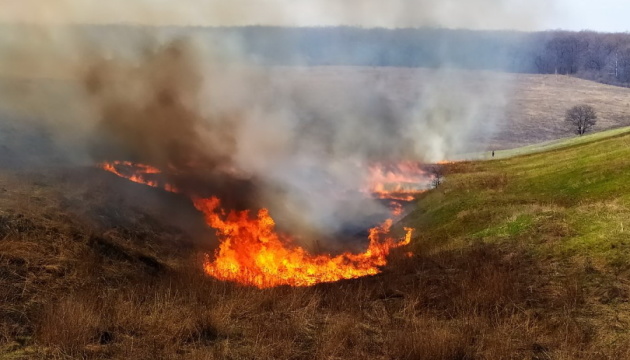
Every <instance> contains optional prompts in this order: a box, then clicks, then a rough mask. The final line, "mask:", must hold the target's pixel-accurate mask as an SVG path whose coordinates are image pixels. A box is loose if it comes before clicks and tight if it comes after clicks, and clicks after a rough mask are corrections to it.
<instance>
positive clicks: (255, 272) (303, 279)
mask: <svg viewBox="0 0 630 360" xmlns="http://www.w3.org/2000/svg"><path fill="white" fill-rule="evenodd" d="M100 167H101V168H102V169H104V170H106V171H109V172H111V173H114V174H116V175H118V176H121V177H123V178H126V179H129V180H130V181H133V182H137V183H141V184H146V185H149V186H153V187H162V188H164V189H165V190H167V191H171V192H179V191H178V190H177V189H175V187H173V186H171V185H169V184H160V183H159V182H157V181H155V180H152V179H150V175H155V174H159V173H160V171H159V170H158V169H156V168H153V167H151V166H148V165H142V164H134V163H130V162H112V163H103V164H101V165H100ZM121 167H123V168H125V169H126V170H127V171H121V170H119V168H121ZM191 198H192V201H193V203H194V205H195V207H196V208H197V209H198V210H199V211H201V212H202V213H203V214H204V217H205V220H206V223H207V224H208V226H210V227H212V228H213V229H215V231H216V234H217V237H218V239H219V248H218V249H217V250H216V251H215V254H214V256H210V255H207V256H206V261H205V263H204V270H205V272H206V273H207V274H208V275H210V276H213V277H215V278H217V279H220V280H225V281H232V282H237V283H239V284H243V285H250V286H255V287H258V288H269V287H275V286H281V285H289V286H312V285H315V284H318V283H325V282H335V281H339V280H343V279H354V278H359V277H364V276H369V275H375V274H378V273H379V272H380V271H381V267H383V266H385V265H386V264H387V258H388V256H389V254H390V253H391V251H392V250H393V249H395V248H399V247H402V246H405V245H408V244H409V243H410V242H411V236H412V232H413V229H411V228H405V236H404V238H402V239H398V240H396V239H394V238H393V237H391V236H390V235H389V234H390V231H391V227H392V224H393V221H392V220H391V219H390V220H387V221H385V222H384V223H383V224H382V225H380V226H377V227H374V228H372V229H370V231H369V236H368V238H369V244H368V246H367V249H366V250H365V251H364V252H362V253H358V254H355V253H350V252H345V253H342V254H339V255H335V256H333V255H330V254H322V255H316V254H311V253H309V252H308V251H307V250H305V249H304V248H302V247H300V246H299V245H298V244H296V243H295V240H294V239H293V238H292V237H290V236H288V235H285V234H280V233H278V232H276V230H275V222H274V220H273V218H272V217H271V215H270V214H269V211H268V210H267V209H264V208H263V209H260V210H258V213H257V214H256V216H252V214H250V211H247V210H246V211H230V212H226V211H225V210H224V209H222V208H221V201H220V200H219V199H218V198H216V197H212V198H196V197H191ZM400 211H401V212H402V206H401V207H400Z"/></svg>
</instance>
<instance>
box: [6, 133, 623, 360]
mask: <svg viewBox="0 0 630 360" xmlns="http://www.w3.org/2000/svg"><path fill="white" fill-rule="evenodd" d="M591 140H593V141H590V142H586V143H582V144H571V143H566V144H564V145H565V146H564V147H559V148H557V149H555V150H551V151H548V152H544V153H535V154H529V155H524V156H521V157H515V158H509V159H502V160H495V161H487V162H469V163H457V164H453V165H451V166H450V169H449V171H450V174H449V175H448V177H447V181H446V182H445V183H444V184H443V185H442V186H441V187H440V188H438V189H437V190H434V191H431V192H428V193H426V194H425V195H424V196H423V197H422V199H420V200H419V202H418V204H417V209H416V210H415V211H414V212H412V213H411V214H410V215H409V216H408V217H407V218H406V219H405V221H406V222H407V223H409V224H411V225H413V226H414V227H416V228H417V231H416V232H415V237H414V244H413V245H412V248H413V250H414V252H415V255H414V256H412V257H411V258H406V257H404V256H402V255H403V254H398V256H397V257H395V258H394V259H393V262H392V264H391V265H390V266H388V267H387V268H386V269H385V271H384V272H383V274H381V275H379V276H375V277H370V278H364V279H358V280H353V281H344V282H339V283H334V284H323V285H320V286H316V287H312V288H306V289H295V288H277V289H269V290H257V289H251V288H242V287H239V286H235V285H233V284H227V283H222V282H219V281H215V280H213V279H210V278H207V277H205V276H203V275H202V274H201V273H200V264H199V262H198V261H197V260H198V257H197V255H198V251H200V249H197V248H195V247H194V246H191V243H190V241H189V240H185V239H186V237H187V235H185V234H183V233H182V232H181V231H179V230H177V229H176V228H174V227H172V226H171V225H169V221H168V220H169V218H172V217H173V214H172V213H171V214H169V213H162V212H159V211H157V212H155V211H154V212H153V213H152V212H151V211H152V209H156V208H160V207H164V208H166V209H169V208H171V207H172V205H173V204H174V203H177V202H180V203H181V205H180V206H181V208H182V209H186V208H190V204H187V203H186V202H185V201H184V199H179V198H177V196H175V195H172V194H160V192H159V191H157V190H155V189H151V188H146V187H142V186H140V185H137V184H131V183H128V182H126V181H124V180H121V179H118V178H116V177H114V176H110V175H111V174H104V173H102V172H99V171H96V170H89V169H86V170H83V173H82V174H78V173H77V172H76V171H77V170H76V169H67V170H64V171H61V172H59V173H49V174H45V175H42V174H37V173H31V174H21V173H14V174H11V173H6V174H2V176H0V280H1V281H0V359H16V358H19V359H27V358H28V359H31V358H46V359H49V358H50V359H61V358H95V359H96V358H134V359H153V358H173V359H176V358H179V359H254V358H255V359H285V358H292V359H333V358H339V359H348V358H370V359H505V358H516V359H532V358H535V359H548V358H554V359H556V358H557V359H578V358H582V359H624V358H630V341H629V340H628V339H629V337H628V324H629V323H630V318H629V315H628V314H630V311H628V310H630V309H629V308H628V300H629V298H630V297H629V294H630V285H629V284H630V279H629V276H628V274H629V272H630V271H629V268H630V267H629V266H628V264H629V263H630V262H629V260H630V255H629V252H628V251H629V250H630V248H629V246H630V242H629V241H628V240H627V239H626V238H627V237H628V236H627V232H628V229H627V227H628V225H626V224H625V223H624V222H625V221H627V219H630V217H629V216H628V215H630V214H629V213H630V211H629V210H628V209H629V207H628V202H629V201H630V185H628V183H627V181H626V179H627V177H628V175H630V157H629V155H630V154H629V152H630V146H629V145H630V135H629V134H617V135H615V136H613V137H609V138H605V139H601V138H600V139H597V136H595V139H593V138H591ZM582 141H584V140H582ZM142 192H145V193H149V195H150V194H153V195H155V196H157V197H155V196H148V194H141V193H142ZM112 194H116V195H112ZM162 196H167V197H170V199H166V200H164V201H162V200H158V199H160V198H161V197H162ZM148 200H151V201H148ZM158 204H162V205H158ZM188 210H189V211H192V213H191V214H194V211H193V210H191V209H188ZM179 212H181V210H177V211H176V213H179ZM186 217H187V218H188V217H190V216H186ZM183 244H188V245H186V246H183ZM196 259H197V260H196Z"/></svg>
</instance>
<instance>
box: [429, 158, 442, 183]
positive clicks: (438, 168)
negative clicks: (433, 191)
mask: <svg viewBox="0 0 630 360" xmlns="http://www.w3.org/2000/svg"><path fill="white" fill-rule="evenodd" d="M428 170H429V174H431V176H432V178H433V179H432V180H431V185H433V187H434V188H437V187H438V186H440V184H442V181H443V179H444V166H442V165H441V164H433V165H431V166H429V169H428Z"/></svg>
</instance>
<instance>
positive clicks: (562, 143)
mask: <svg viewBox="0 0 630 360" xmlns="http://www.w3.org/2000/svg"><path fill="white" fill-rule="evenodd" d="M628 133H630V127H628V126H626V127H622V128H617V129H612V130H607V131H601V132H596V133H593V134H587V135H583V136H577V135H576V136H573V137H570V138H563V139H558V140H551V141H546V142H542V143H538V144H533V145H528V146H523V147H519V148H515V149H509V150H497V151H495V154H494V155H495V159H506V158H511V157H515V156H521V155H528V154H535V153H541V152H545V151H550V150H556V149H561V148H565V147H569V146H575V145H580V144H586V143H590V142H593V141H597V140H601V139H607V138H610V137H613V136H618V135H624V134H628ZM490 157H491V155H490V153H483V154H476V155H475V156H470V158H473V159H474V158H486V159H487V158H490Z"/></svg>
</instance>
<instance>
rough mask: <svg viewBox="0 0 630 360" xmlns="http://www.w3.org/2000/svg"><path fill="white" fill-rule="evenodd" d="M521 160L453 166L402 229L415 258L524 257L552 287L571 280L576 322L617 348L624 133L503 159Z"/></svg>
mask: <svg viewBox="0 0 630 360" xmlns="http://www.w3.org/2000/svg"><path fill="white" fill-rule="evenodd" d="M542 149H551V150H547V151H544V152H538V151H539V150H542ZM527 152H530V154H526V155H521V156H518V157H512V158H505V159H500V160H494V161H486V162H469V163H457V164H454V165H452V166H451V168H450V169H449V170H450V172H451V174H450V175H449V176H448V181H447V182H445V183H444V184H443V185H442V186H441V187H440V188H439V189H437V190H434V191H432V192H429V193H427V194H426V195H425V196H423V197H422V199H421V200H420V201H419V202H418V207H417V209H416V210H415V211H414V212H413V213H412V214H410V215H409V217H408V218H407V219H406V222H408V225H413V226H414V227H416V228H418V229H419V231H418V233H419V238H418V240H417V241H416V243H415V249H416V251H417V252H422V253H439V252H441V251H444V250H445V249H449V250H453V249H466V248H468V247H470V246H471V244H476V243H486V244H497V245H499V246H507V247H514V248H525V249H526V252H527V253H529V254H531V255H532V256H533V257H534V258H535V259H537V262H539V263H540V264H541V266H542V268H544V269H546V271H548V272H549V273H552V274H554V273H555V274H558V276H552V277H551V278H550V281H551V283H556V282H557V281H559V279H561V278H563V277H567V276H569V275H568V274H572V276H573V278H574V279H575V287H576V289H580V294H582V295H583V301H584V308H583V309H582V310H581V311H582V315H583V316H584V317H585V318H586V319H590V321H592V324H595V323H597V324H599V325H597V326H599V328H598V335H599V337H601V338H607V341H608V343H609V344H614V343H617V342H618V341H619V339H622V338H625V337H627V336H629V335H630V327H629V324H630V317H629V312H628V310H630V307H629V306H628V300H629V297H628V295H629V291H630V286H629V284H630V182H629V181H628V179H630V133H629V132H628V129H620V130H616V131H610V132H607V133H603V134H594V135H591V136H589V137H584V138H577V139H570V140H566V141H563V142H556V143H554V144H547V145H545V146H541V147H528V148H524V149H517V150H515V151H511V152H506V153H507V154H510V153H516V154H518V153H527ZM578 274H579V275H578ZM576 298H581V296H577V295H576ZM597 326H596V327H597Z"/></svg>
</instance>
